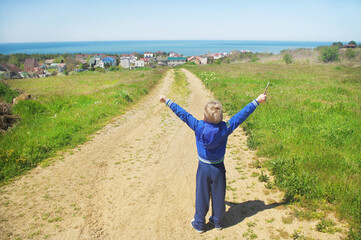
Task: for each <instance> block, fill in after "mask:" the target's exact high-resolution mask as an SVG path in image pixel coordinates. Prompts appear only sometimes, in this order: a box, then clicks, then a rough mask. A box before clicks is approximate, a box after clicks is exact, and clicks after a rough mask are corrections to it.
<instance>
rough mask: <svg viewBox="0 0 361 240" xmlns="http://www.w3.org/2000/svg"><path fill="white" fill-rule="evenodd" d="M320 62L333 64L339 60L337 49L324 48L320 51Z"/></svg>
mask: <svg viewBox="0 0 361 240" xmlns="http://www.w3.org/2000/svg"><path fill="white" fill-rule="evenodd" d="M320 58H321V61H322V62H325V63H327V62H334V61H338V60H339V53H338V48H335V47H325V48H322V49H321V57H320Z"/></svg>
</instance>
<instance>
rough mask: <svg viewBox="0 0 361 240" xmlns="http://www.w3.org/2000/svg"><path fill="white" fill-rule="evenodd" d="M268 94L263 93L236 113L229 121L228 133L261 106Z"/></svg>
mask: <svg viewBox="0 0 361 240" xmlns="http://www.w3.org/2000/svg"><path fill="white" fill-rule="evenodd" d="M266 99H267V95H266V94H261V95H259V96H258V97H257V98H256V99H255V100H253V101H252V102H250V103H249V104H248V105H247V106H245V107H244V108H243V109H242V110H241V111H239V112H238V113H236V115H234V116H233V117H232V118H231V119H229V121H228V122H227V133H228V135H229V134H231V133H232V132H233V131H234V130H235V129H236V128H237V127H238V126H239V125H240V124H241V123H243V122H244V121H245V120H246V119H247V118H248V116H249V115H251V114H252V113H253V112H254V110H255V109H256V108H257V107H258V106H259V104H260V103H264V102H266Z"/></svg>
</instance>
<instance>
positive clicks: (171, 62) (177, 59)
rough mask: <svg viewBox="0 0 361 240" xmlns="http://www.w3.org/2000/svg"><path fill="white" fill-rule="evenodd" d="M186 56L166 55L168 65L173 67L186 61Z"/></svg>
mask: <svg viewBox="0 0 361 240" xmlns="http://www.w3.org/2000/svg"><path fill="white" fill-rule="evenodd" d="M186 61H187V58H185V57H168V66H169V67H174V66H178V65H182V64H184V63H186Z"/></svg>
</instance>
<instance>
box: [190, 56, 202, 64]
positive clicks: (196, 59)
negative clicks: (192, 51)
mask: <svg viewBox="0 0 361 240" xmlns="http://www.w3.org/2000/svg"><path fill="white" fill-rule="evenodd" d="M187 61H188V62H194V63H195V64H197V65H201V58H200V57H198V56H192V57H190V58H188V60H187Z"/></svg>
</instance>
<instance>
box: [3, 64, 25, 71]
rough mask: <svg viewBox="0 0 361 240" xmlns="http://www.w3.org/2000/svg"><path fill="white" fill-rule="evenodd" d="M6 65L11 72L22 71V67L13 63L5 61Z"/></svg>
mask: <svg viewBox="0 0 361 240" xmlns="http://www.w3.org/2000/svg"><path fill="white" fill-rule="evenodd" d="M4 66H5V67H6V68H7V69H8V70H9V71H10V72H21V68H19V67H18V66H15V65H14V64H12V63H5V64H4Z"/></svg>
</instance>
